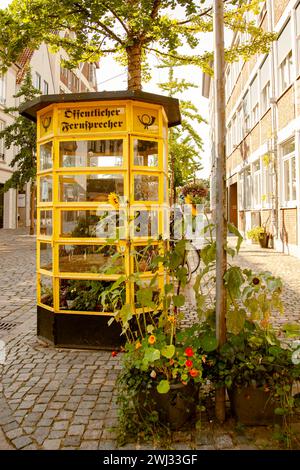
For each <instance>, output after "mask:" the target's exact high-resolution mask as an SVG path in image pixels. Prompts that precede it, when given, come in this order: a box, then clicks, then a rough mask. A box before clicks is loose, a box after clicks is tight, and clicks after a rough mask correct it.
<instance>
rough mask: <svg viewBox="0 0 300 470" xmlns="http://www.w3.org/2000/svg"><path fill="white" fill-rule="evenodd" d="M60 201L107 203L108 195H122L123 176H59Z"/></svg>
mask: <svg viewBox="0 0 300 470" xmlns="http://www.w3.org/2000/svg"><path fill="white" fill-rule="evenodd" d="M59 187H60V201H62V202H85V201H93V202H94V201H99V202H104V203H109V195H110V193H116V194H118V196H121V197H122V196H123V195H124V178H123V175H118V174H115V175H107V174H91V175H68V176H60V178H59Z"/></svg>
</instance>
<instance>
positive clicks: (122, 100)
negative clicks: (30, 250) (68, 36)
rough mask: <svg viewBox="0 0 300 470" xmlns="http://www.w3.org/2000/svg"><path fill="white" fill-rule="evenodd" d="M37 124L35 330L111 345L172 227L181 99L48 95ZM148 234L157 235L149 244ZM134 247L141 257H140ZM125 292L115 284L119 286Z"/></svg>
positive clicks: (68, 342)
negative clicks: (173, 148) (174, 132)
mask: <svg viewBox="0 0 300 470" xmlns="http://www.w3.org/2000/svg"><path fill="white" fill-rule="evenodd" d="M22 115H23V116H26V117H27V118H29V119H31V120H34V121H37V135H38V141H37V325H38V326H37V328H38V336H39V337H40V338H42V339H44V340H46V341H48V342H50V343H52V344H54V345H56V346H60V347H64V346H65V347H80V348H85V347H86V348H91V347H92V348H114V347H116V346H117V345H119V344H120V332H121V330H120V328H119V326H118V324H117V323H116V322H113V324H112V325H111V326H108V320H109V318H111V317H112V316H113V315H114V314H115V312H116V311H117V310H118V309H120V307H121V305H122V304H125V303H127V304H130V305H131V307H132V309H133V311H134V310H135V309H137V308H138V306H137V304H136V291H137V289H138V286H137V285H136V282H135V281H134V280H133V279H134V276H132V275H133V274H134V273H137V272H138V273H139V278H140V280H141V282H142V283H144V284H145V285H146V284H147V283H150V282H151V280H152V279H153V277H154V276H155V279H156V281H155V282H156V283H157V289H158V290H160V289H162V288H163V285H164V283H165V273H164V270H163V267H162V266H159V267H158V268H157V271H156V272H152V270H151V269H150V264H151V260H152V259H153V257H155V256H157V255H158V254H159V253H160V252H161V250H163V249H164V246H165V245H164V240H165V239H167V238H168V230H169V199H168V149H167V139H168V127H171V126H175V125H177V124H179V123H180V112H179V102H178V100H176V99H174V98H169V97H165V96H160V95H153V94H149V93H144V92H130V91H122V92H102V93H84V94H65V95H44V96H40V97H38V98H36V99H35V100H33V101H31V102H29V103H25V104H24V105H23V110H22ZM149 240H151V242H150V243H149ZM133 253H134V254H135V256H133ZM116 282H117V283H118V289H117V294H116V289H111V287H112V286H113V285H114V286H116V284H115V283H116Z"/></svg>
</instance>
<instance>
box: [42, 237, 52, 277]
mask: <svg viewBox="0 0 300 470" xmlns="http://www.w3.org/2000/svg"><path fill="white" fill-rule="evenodd" d="M40 268H41V269H46V270H47V271H52V246H51V244H50V243H40Z"/></svg>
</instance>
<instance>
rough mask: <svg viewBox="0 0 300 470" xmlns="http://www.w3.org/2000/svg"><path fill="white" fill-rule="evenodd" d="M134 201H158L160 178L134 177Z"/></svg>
mask: <svg viewBox="0 0 300 470" xmlns="http://www.w3.org/2000/svg"><path fill="white" fill-rule="evenodd" d="M134 200H135V201H158V176H148V175H135V176H134Z"/></svg>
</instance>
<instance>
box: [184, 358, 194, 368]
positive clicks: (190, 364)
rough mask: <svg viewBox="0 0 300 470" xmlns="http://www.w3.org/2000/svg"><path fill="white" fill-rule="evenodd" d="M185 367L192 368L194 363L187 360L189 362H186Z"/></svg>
mask: <svg viewBox="0 0 300 470" xmlns="http://www.w3.org/2000/svg"><path fill="white" fill-rule="evenodd" d="M185 365H186V367H192V365H193V361H191V360H190V359H187V360H186V361H185Z"/></svg>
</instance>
